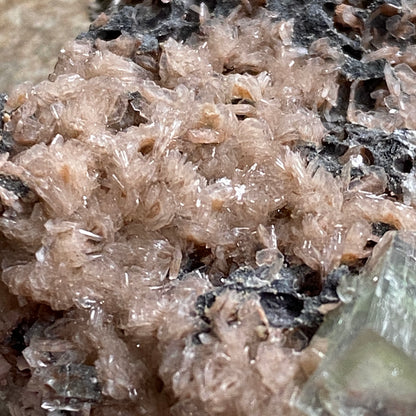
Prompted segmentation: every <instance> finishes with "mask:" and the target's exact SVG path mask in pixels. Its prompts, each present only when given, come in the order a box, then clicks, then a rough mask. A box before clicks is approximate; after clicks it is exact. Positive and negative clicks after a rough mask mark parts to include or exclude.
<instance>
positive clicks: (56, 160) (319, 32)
mask: <svg viewBox="0 0 416 416" xmlns="http://www.w3.org/2000/svg"><path fill="white" fill-rule="evenodd" d="M102 3H103V4H104V3H108V2H102ZM122 3H123V2H119V1H118V2H114V4H113V3H111V4H108V6H109V9H108V11H107V12H106V13H107V14H106V13H102V14H99V15H98V17H97V19H96V20H95V21H94V22H93V23H92V25H91V28H90V31H89V32H88V33H85V34H81V35H80V36H79V37H78V38H77V40H75V41H74V42H71V43H69V44H68V45H67V46H66V47H65V48H64V50H62V52H61V54H60V55H59V57H58V62H57V65H56V67H55V71H54V72H53V73H52V74H51V75H50V77H49V80H47V81H44V82H41V83H40V84H37V85H35V86H33V85H31V84H29V83H25V84H22V85H20V86H18V87H16V88H15V90H14V91H13V92H12V93H11V94H10V96H9V97H8V99H7V100H6V97H4V96H1V97H0V105H1V112H2V122H1V126H0V127H1V130H2V133H1V134H2V141H1V146H0V150H1V152H2V153H1V155H0V200H1V216H0V231H1V235H2V237H1V245H0V256H1V269H2V275H1V280H2V282H1V289H2V290H1V297H0V311H1V316H0V339H1V344H0V346H1V348H0V354H1V356H0V375H1V380H2V382H1V384H0V391H1V398H2V400H3V401H2V406H3V409H0V410H2V411H3V413H4V414H10V415H12V416H26V415H33V416H37V415H53V416H58V415H65V414H74V415H75V414H79V415H85V416H87V415H91V416H107V415H108V416H110V415H111V416H113V415H123V416H136V415H152V416H159V415H172V416H173V415H175V416H179V415H183V416H185V415H196V414H197V415H206V416H211V415H247V416H248V415H250V416H256V415H257V416H267V415H269V416H276V415H285V416H287V415H288V416H290V415H300V414H302V413H301V411H300V410H298V408H297V407H296V406H294V405H293V404H294V402H295V401H296V397H297V395H298V392H299V391H300V390H301V389H302V387H303V385H304V384H305V382H306V381H307V380H308V378H309V376H310V375H311V374H312V373H313V371H314V370H315V369H316V367H317V366H318V364H319V362H320V360H321V357H322V354H320V353H319V349H317V348H316V347H308V344H309V341H310V339H311V337H312V336H313V335H314V333H315V332H316V330H317V329H318V327H319V325H320V323H321V322H322V319H323V316H324V315H325V314H326V313H327V312H328V311H329V310H330V309H332V308H334V306H336V305H337V304H338V302H339V298H338V292H337V286H338V285H339V282H344V283H345V281H348V279H361V278H363V277H362V276H363V274H362V273H360V271H361V269H362V267H363V265H364V264H365V263H366V261H367V259H368V258H369V257H370V256H371V254H372V251H373V249H374V247H377V244H378V242H379V240H380V238H381V237H382V236H383V234H384V233H386V232H387V231H389V230H404V231H411V230H416V211H415V208H414V204H415V203H416V202H415V201H416V196H415V195H416V183H415V179H414V157H415V143H416V136H415V133H414V130H412V129H414V128H415V125H414V124H415V121H414V117H413V113H414V111H415V108H416V107H414V106H415V105H416V104H415V103H416V90H415V85H416V83H415V80H416V73H415V72H414V68H415V67H416V61H415V58H414V56H415V55H414V48H415V31H414V21H415V20H416V7H415V6H413V5H412V3H411V2H408V1H403V2H401V3H400V2H393V1H391V2H384V1H349V2H343V1H341V0H337V1H320V0H311V1H307V2H304V1H293V2H288V1H270V2H263V1H250V0H244V1H242V2H241V3H240V2H238V1H232V0H230V1H219V2H216V1H207V2H205V3H201V2H198V1H184V0H173V1H167V0H165V1H163V2H154V1H153V2H152V1H143V2H137V1H128V2H127V1H126V2H125V3H127V4H124V3H123V4H122ZM374 261H375V260H374ZM341 300H342V299H341ZM408 336H409V337H411V339H415V334H413V333H410V334H408ZM409 391H410V390H409ZM370 401H371V400H370ZM7 412H8V413H7ZM3 413H2V414H3ZM399 414H401V415H408V414H409V413H399ZM409 416H410V414H409Z"/></svg>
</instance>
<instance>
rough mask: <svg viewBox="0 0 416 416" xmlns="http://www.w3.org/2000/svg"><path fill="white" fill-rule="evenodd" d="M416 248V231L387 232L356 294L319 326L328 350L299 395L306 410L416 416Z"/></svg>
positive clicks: (341, 413) (345, 413) (310, 412)
mask: <svg viewBox="0 0 416 416" xmlns="http://www.w3.org/2000/svg"><path fill="white" fill-rule="evenodd" d="M415 250H416V233H415V232H397V231H396V232H394V231H390V232H389V233H387V234H386V235H385V236H384V237H383V239H382V240H381V241H380V243H379V244H378V245H377V246H376V248H375V249H374V251H373V257H372V259H371V261H370V262H369V263H368V264H367V266H366V268H365V270H363V272H362V275H361V276H360V278H359V279H354V280H356V288H355V294H354V295H353V297H354V299H353V300H351V303H350V304H348V303H347V305H345V306H344V307H343V308H341V309H340V310H339V311H337V312H338V313H337V314H336V315H335V316H333V317H332V320H330V321H329V322H327V323H326V324H325V326H324V327H322V328H321V333H320V334H319V335H320V336H324V337H325V338H326V339H327V340H328V343H329V348H328V352H327V354H326V357H325V359H324V361H323V363H322V365H321V366H320V367H319V370H318V371H317V373H316V374H314V375H313V376H312V377H311V378H310V379H309V381H308V383H307V384H306V386H305V389H304V391H303V393H302V396H301V399H300V403H301V407H302V408H303V409H304V410H306V412H307V414H308V415H311V416H312V415H324V414H329V415H350V416H352V415H357V416H358V415H366V414H380V415H402V416H406V415H408V416H411V415H414V411H415V408H416V377H415V370H416V353H415V348H414V345H415V341H416V302H415V288H416V258H415ZM341 293H342V291H341V292H340V295H341ZM341 297H342V295H341Z"/></svg>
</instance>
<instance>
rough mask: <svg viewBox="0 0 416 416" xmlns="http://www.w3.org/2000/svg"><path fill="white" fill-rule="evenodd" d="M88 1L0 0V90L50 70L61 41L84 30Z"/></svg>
mask: <svg viewBox="0 0 416 416" xmlns="http://www.w3.org/2000/svg"><path fill="white" fill-rule="evenodd" d="M88 4H89V0H0V92H8V93H10V91H11V89H12V88H13V87H14V86H15V85H17V84H19V83H21V82H24V81H33V82H39V81H41V80H43V79H45V78H47V76H48V74H49V73H50V72H52V70H53V68H54V65H55V62H56V58H57V54H58V52H59V50H60V49H61V48H62V47H63V46H64V45H65V43H66V42H67V41H69V40H71V39H73V38H74V37H75V36H77V35H78V34H79V33H80V32H82V31H86V30H88V26H89V19H88Z"/></svg>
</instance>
